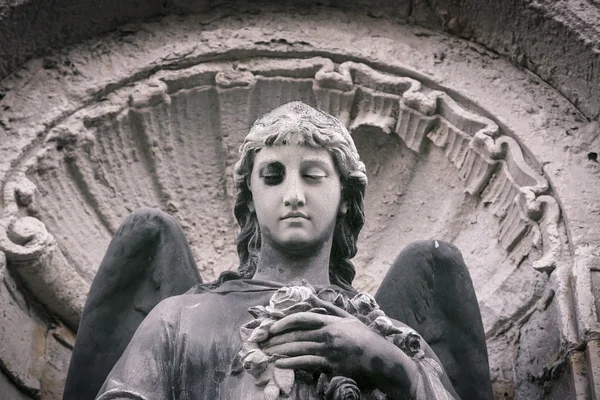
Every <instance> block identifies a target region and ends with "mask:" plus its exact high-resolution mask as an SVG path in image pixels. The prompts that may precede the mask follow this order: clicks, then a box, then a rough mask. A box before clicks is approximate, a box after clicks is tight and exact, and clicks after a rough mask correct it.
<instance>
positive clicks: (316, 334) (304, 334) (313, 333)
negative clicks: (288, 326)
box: [262, 329, 325, 348]
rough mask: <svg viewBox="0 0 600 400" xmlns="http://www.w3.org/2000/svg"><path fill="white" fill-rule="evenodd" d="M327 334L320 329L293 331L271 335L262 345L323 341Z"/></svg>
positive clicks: (265, 346)
mask: <svg viewBox="0 0 600 400" xmlns="http://www.w3.org/2000/svg"><path fill="white" fill-rule="evenodd" d="M324 339H325V335H324V333H323V332H321V331H320V330H316V329H311V330H307V331H291V332H285V333H281V334H278V335H274V336H271V337H270V338H269V339H268V340H267V341H265V342H264V343H263V344H262V346H263V347H264V348H267V347H271V346H277V345H280V344H283V343H292V342H323V341H324Z"/></svg>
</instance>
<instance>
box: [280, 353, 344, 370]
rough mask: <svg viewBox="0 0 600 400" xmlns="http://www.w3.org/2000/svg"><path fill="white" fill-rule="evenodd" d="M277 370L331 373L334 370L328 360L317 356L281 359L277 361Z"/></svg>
mask: <svg viewBox="0 0 600 400" xmlns="http://www.w3.org/2000/svg"><path fill="white" fill-rule="evenodd" d="M275 366H276V367H277V368H283V369H303V370H308V371H321V372H329V371H332V370H333V365H332V364H331V362H329V360H327V358H325V357H321V356H315V355H304V356H297V357H289V358H280V359H279V360H277V361H275Z"/></svg>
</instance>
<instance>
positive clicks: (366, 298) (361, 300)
mask: <svg viewBox="0 0 600 400" xmlns="http://www.w3.org/2000/svg"><path fill="white" fill-rule="evenodd" d="M350 303H352V304H353V305H354V307H355V308H356V310H357V311H358V312H359V313H360V314H362V315H368V314H369V313H370V312H371V311H373V310H377V309H378V308H379V305H378V304H377V302H376V301H375V299H374V298H373V296H371V295H370V294H368V293H359V294H357V295H356V296H354V298H353V299H352V300H350Z"/></svg>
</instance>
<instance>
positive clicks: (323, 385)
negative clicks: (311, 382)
mask: <svg viewBox="0 0 600 400" xmlns="http://www.w3.org/2000/svg"><path fill="white" fill-rule="evenodd" d="M328 386H329V378H328V377H327V375H325V374H323V373H322V374H321V375H319V380H318V381H317V393H319V394H320V395H321V396H325V392H326V391H327V387H328Z"/></svg>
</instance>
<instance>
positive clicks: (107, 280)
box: [63, 208, 202, 400]
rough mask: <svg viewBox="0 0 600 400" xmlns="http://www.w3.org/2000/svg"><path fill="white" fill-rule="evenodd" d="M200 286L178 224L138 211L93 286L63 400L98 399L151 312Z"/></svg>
mask: <svg viewBox="0 0 600 400" xmlns="http://www.w3.org/2000/svg"><path fill="white" fill-rule="evenodd" d="M201 282H202V280H201V278H200V275H199V273H198V269H197V267H196V262H195V261H194V258H193V255H192V252H191V249H190V247H189V245H188V242H187V240H186V238H185V235H184V233H183V231H182V230H181V227H180V226H179V224H178V223H177V222H176V221H175V219H174V218H173V217H171V216H170V215H168V214H166V213H164V212H162V211H160V210H155V209H150V208H143V209H139V210H136V211H134V212H133V213H132V214H131V215H130V216H129V217H128V218H127V219H126V220H125V221H124V222H123V223H122V224H121V226H120V227H119V229H118V230H117V232H116V233H115V235H114V237H113V239H112V241H111V242H110V245H109V246H108V249H107V251H106V254H105V256H104V259H103V260H102V263H101V264H100V267H99V268H98V272H97V273H96V276H95V278H94V281H93V282H92V286H91V288H90V292H89V294H88V298H87V301H86V304H85V307H84V309H83V314H82V316H81V322H80V323H79V329H78V330H77V338H76V341H75V347H74V348H73V355H72V357H71V364H70V365H69V373H68V375H67V382H66V385H65V391H64V395H63V400H93V399H95V398H96V395H97V393H98V391H99V390H100V387H101V386H102V384H103V383H104V380H105V379H106V377H107V376H108V374H109V373H110V371H111V369H112V368H113V366H114V365H115V364H116V362H117V361H118V360H119V358H120V357H121V355H122V354H123V351H124V350H125V348H126V347H127V344H128V343H129V341H130V340H131V337H132V336H133V334H134V333H135V331H136V329H137V328H138V326H139V325H140V323H141V322H142V320H143V319H144V318H145V317H146V315H148V313H149V312H150V311H151V310H152V308H154V306H155V305H156V304H158V303H159V302H160V301H161V300H163V299H165V298H167V297H171V296H175V295H178V294H182V293H184V292H186V291H187V290H188V289H189V288H190V287H192V286H194V285H195V284H198V283H201ZM141 373H143V372H141Z"/></svg>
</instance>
